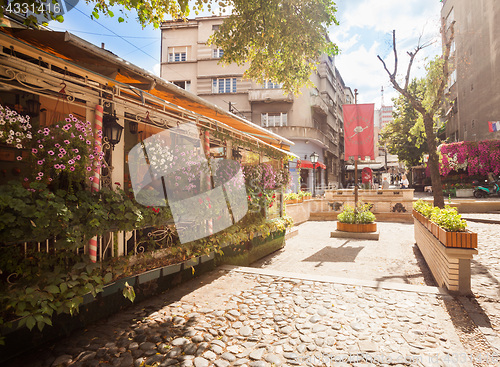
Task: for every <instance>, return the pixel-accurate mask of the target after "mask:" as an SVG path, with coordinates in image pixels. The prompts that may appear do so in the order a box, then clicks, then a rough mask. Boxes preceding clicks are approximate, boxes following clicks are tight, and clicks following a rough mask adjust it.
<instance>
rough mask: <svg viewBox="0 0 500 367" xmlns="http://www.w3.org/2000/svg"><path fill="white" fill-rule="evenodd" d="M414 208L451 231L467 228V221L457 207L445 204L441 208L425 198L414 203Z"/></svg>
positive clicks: (460, 230)
mask: <svg viewBox="0 0 500 367" xmlns="http://www.w3.org/2000/svg"><path fill="white" fill-rule="evenodd" d="M413 208H414V209H415V210H416V211H417V212H419V213H420V214H422V215H423V216H424V217H427V218H429V219H430V220H431V221H433V222H434V223H436V224H437V225H438V226H440V227H442V228H443V229H445V230H447V231H449V232H463V231H465V230H466V228H467V222H466V221H465V220H464V219H462V217H461V215H460V214H458V212H457V209H456V208H452V207H450V206H445V207H444V209H440V208H438V207H435V206H432V205H431V204H429V203H427V202H425V201H423V200H418V201H416V202H415V203H413Z"/></svg>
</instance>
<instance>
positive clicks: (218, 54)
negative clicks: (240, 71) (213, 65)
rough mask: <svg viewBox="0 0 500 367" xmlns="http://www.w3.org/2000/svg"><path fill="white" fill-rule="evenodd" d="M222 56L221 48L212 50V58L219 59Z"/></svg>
mask: <svg viewBox="0 0 500 367" xmlns="http://www.w3.org/2000/svg"><path fill="white" fill-rule="evenodd" d="M223 55H224V50H223V49H222V48H215V49H213V50H212V58H214V59H220V58H221V57H222V56H223Z"/></svg>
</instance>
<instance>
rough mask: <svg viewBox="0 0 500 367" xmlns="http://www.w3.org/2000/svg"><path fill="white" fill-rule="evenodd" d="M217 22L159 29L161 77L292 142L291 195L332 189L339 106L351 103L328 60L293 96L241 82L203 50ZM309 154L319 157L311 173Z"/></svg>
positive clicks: (337, 170)
mask: <svg viewBox="0 0 500 367" xmlns="http://www.w3.org/2000/svg"><path fill="white" fill-rule="evenodd" d="M223 20H224V17H220V16H217V17H200V18H196V19H192V20H188V21H169V22H165V23H163V24H162V27H161V29H162V55H161V61H162V62H161V77H162V78H164V79H166V80H168V81H171V82H172V83H174V84H176V85H177V86H179V87H182V88H185V89H188V90H189V91H191V92H192V93H194V94H197V95H198V96H200V97H202V98H204V99H206V100H207V101H209V102H211V103H214V104H216V105H218V106H219V107H221V108H223V109H226V110H228V111H230V112H232V113H233V114H235V115H239V116H242V117H245V118H246V119H248V120H250V121H252V122H253V123H254V124H256V125H259V126H261V127H265V128H266V129H268V130H270V131H272V132H274V133H276V134H279V135H280V136H283V137H285V138H287V139H289V140H291V141H293V142H294V143H295V145H294V146H292V150H291V151H292V153H294V154H296V155H297V156H298V157H299V159H297V160H295V161H294V162H290V171H291V173H292V179H293V185H292V190H293V191H297V190H298V189H300V188H302V189H307V190H311V191H312V187H313V182H314V184H315V186H316V187H317V189H318V190H317V192H318V191H319V192H320V193H321V192H322V190H323V189H324V188H325V187H327V186H334V185H335V186H336V185H338V184H339V183H340V182H341V180H342V177H343V166H344V164H343V160H342V155H343V154H342V153H343V117H342V105H343V104H344V103H351V101H352V99H353V97H352V92H350V89H349V88H347V87H346V86H345V84H344V82H343V80H342V78H341V77H340V73H339V72H338V70H337V69H336V68H335V64H334V58H332V57H328V56H326V55H323V56H322V57H321V60H320V64H319V65H318V68H317V71H316V72H315V73H313V75H312V76H311V80H312V82H313V83H314V85H315V87H313V88H303V89H302V90H301V94H299V95H297V96H295V95H293V94H289V93H285V92H284V91H283V89H281V86H280V85H279V84H277V83H274V82H273V81H271V80H269V81H266V82H265V83H264V85H260V84H257V83H255V82H253V81H250V80H248V79H244V78H243V73H244V71H245V67H244V66H238V65H235V64H231V65H227V66H222V65H220V64H219V59H220V57H221V56H222V55H223V52H224V51H223V50H222V49H219V48H217V47H215V46H210V45H208V39H209V37H210V36H211V35H212V33H213V32H214V31H215V30H217V29H218V27H219V26H220V24H221V23H222V22H223ZM347 100H349V101H347ZM312 153H317V154H318V155H319V160H318V162H319V163H318V164H317V165H316V166H315V167H313V165H312V164H311V163H310V160H311V158H310V157H311V154H312ZM299 161H300V162H299Z"/></svg>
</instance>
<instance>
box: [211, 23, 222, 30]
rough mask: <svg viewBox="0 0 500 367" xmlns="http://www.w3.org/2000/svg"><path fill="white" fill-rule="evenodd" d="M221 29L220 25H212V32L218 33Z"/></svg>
mask: <svg viewBox="0 0 500 367" xmlns="http://www.w3.org/2000/svg"><path fill="white" fill-rule="evenodd" d="M219 28H220V24H214V25H212V31H218V30H219Z"/></svg>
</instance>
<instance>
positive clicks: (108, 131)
mask: <svg viewBox="0 0 500 367" xmlns="http://www.w3.org/2000/svg"><path fill="white" fill-rule="evenodd" d="M117 121H118V117H116V111H115V114H114V115H105V116H104V118H103V121H102V125H103V126H102V127H103V128H104V136H105V137H106V138H107V139H108V141H109V144H111V146H112V147H113V150H114V149H115V145H116V144H118V143H119V142H120V139H121V137H122V130H123V126H121V125H120V124H119V123H118V122H117Z"/></svg>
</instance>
